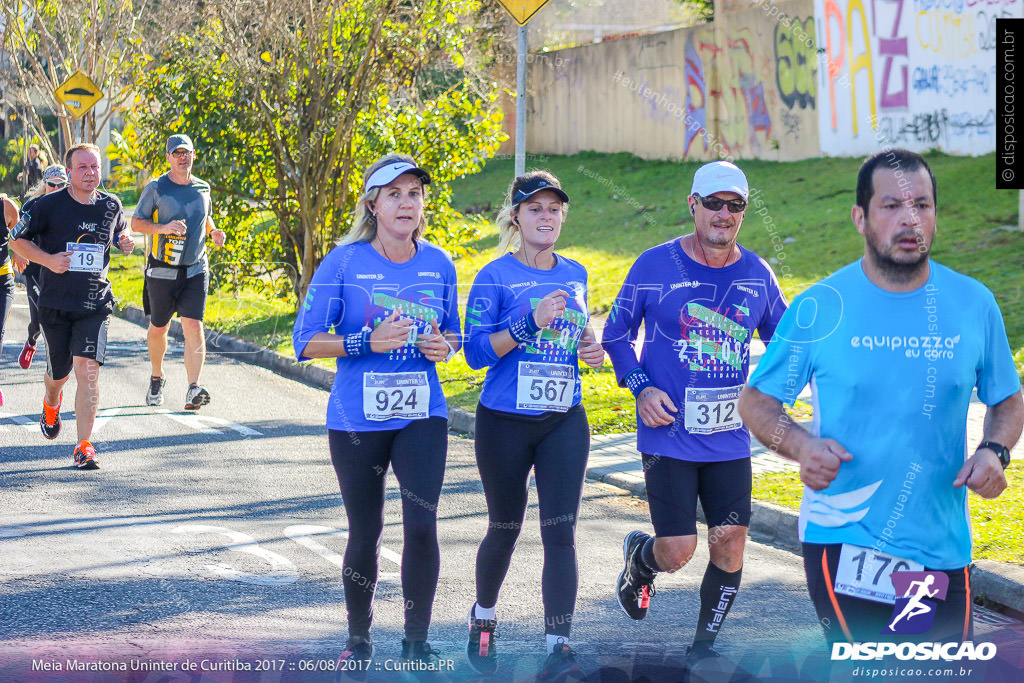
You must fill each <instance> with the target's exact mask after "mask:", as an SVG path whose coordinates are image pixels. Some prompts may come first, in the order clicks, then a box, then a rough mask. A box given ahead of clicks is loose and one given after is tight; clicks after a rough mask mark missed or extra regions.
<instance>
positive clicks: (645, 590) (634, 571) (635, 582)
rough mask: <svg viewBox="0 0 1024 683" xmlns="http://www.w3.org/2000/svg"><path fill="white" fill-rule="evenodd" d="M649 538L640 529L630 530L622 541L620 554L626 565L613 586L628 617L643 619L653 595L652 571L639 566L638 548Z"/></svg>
mask: <svg viewBox="0 0 1024 683" xmlns="http://www.w3.org/2000/svg"><path fill="white" fill-rule="evenodd" d="M648 538H650V536H648V535H647V534H645V533H644V532H642V531H630V532H629V533H628V534H626V540H625V541H623V542H622V555H623V557H624V558H625V562H626V566H625V567H623V569H622V573H621V574H619V581H618V584H616V586H615V597H616V598H618V600H619V607H621V608H622V611H623V612H625V613H626V616H628V617H629V618H630V619H643V618H644V617H646V616H647V608H648V607H650V604H651V598H652V597H654V573H653V572H651V571H650V570H647V569H644V568H641V563H640V549H641V548H642V547H643V545H644V543H645V542H646V541H647V539H648Z"/></svg>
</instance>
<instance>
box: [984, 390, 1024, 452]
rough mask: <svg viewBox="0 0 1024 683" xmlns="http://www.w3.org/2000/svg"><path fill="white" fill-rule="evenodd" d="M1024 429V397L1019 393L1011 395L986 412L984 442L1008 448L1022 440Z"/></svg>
mask: <svg viewBox="0 0 1024 683" xmlns="http://www.w3.org/2000/svg"><path fill="white" fill-rule="evenodd" d="M1022 428H1024V397H1022V396H1021V392H1020V391H1018V392H1017V393H1015V394H1011V395H1010V396H1008V397H1006V398H1005V399H1003V400H1002V401H1000V402H999V403H997V404H995V405H994V406H989V408H988V410H987V411H985V436H984V438H983V439H982V440H983V441H995V442H996V443H1001V444H1003V445H1004V446H1006V447H1007V448H1013V445H1014V444H1015V443H1017V440H1018V439H1020V435H1021V430H1022Z"/></svg>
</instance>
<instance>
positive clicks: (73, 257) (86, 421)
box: [11, 143, 135, 469]
mask: <svg viewBox="0 0 1024 683" xmlns="http://www.w3.org/2000/svg"><path fill="white" fill-rule="evenodd" d="M65 161H66V164H67V167H68V171H69V173H68V175H69V177H70V181H71V184H70V185H69V186H68V187H66V188H65V189H63V190H61V191H59V192H54V193H53V194H49V195H46V196H45V197H40V198H39V200H38V201H37V202H36V203H35V205H34V206H33V207H32V212H31V213H26V214H23V215H22V218H21V220H20V221H19V222H18V225H17V226H15V228H14V230H13V231H12V233H11V238H12V239H11V247H12V248H13V249H14V250H15V251H16V252H18V253H19V254H21V255H22V256H24V257H26V258H28V259H29V260H30V261H34V262H36V263H38V264H40V265H42V266H43V268H42V270H41V273H40V276H39V287H40V291H39V318H40V321H41V323H42V327H43V336H44V337H45V338H46V366H47V371H46V377H45V383H46V396H45V397H44V399H43V414H42V416H41V417H40V420H39V426H40V428H41V429H42V431H43V436H45V437H46V438H48V439H55V438H57V435H58V434H59V433H60V404H61V399H62V398H63V394H62V392H61V389H62V387H63V386H64V383H65V382H67V380H68V377H69V376H70V375H71V370H72V368H73V369H74V371H75V380H76V381H77V383H78V389H77V392H76V395H75V417H76V420H75V422H76V424H77V427H78V441H79V443H78V446H77V447H76V448H75V451H74V463H75V466H76V467H78V468H80V469H96V468H97V467H99V465H98V464H97V462H96V449H95V448H93V446H92V444H91V443H90V442H89V439H90V437H91V435H92V426H93V423H94V422H95V420H96V409H97V407H98V406H99V381H98V378H99V366H100V365H102V364H103V357H104V350H105V347H106V341H107V323H108V317H109V315H110V312H111V310H112V309H113V303H114V297H113V294H112V293H111V290H110V281H109V280H108V279H107V268H108V266H109V264H110V247H111V245H112V244H114V243H115V242H116V244H117V246H118V248H119V249H121V251H123V252H124V253H125V254H130V253H131V252H132V249H134V247H135V242H134V241H133V240H132V238H131V234H130V232H129V230H128V223H127V221H126V220H125V217H124V213H123V212H122V210H121V202H120V201H119V200H118V199H117V197H115V196H114V195H111V194H108V193H106V192H102V191H100V190H98V189H97V188H98V186H99V183H100V150H99V148H98V147H96V146H95V145H90V144H84V143H83V144H78V145H75V146H73V147H72V148H71V149H69V150H68V153H67V156H66V159H65Z"/></svg>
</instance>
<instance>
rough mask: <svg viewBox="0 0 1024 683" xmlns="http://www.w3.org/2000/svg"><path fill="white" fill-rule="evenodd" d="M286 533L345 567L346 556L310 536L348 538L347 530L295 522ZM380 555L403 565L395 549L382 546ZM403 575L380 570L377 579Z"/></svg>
mask: <svg viewBox="0 0 1024 683" xmlns="http://www.w3.org/2000/svg"><path fill="white" fill-rule="evenodd" d="M284 535H285V536H287V537H288V538H290V539H292V540H293V541H295V542H296V543H298V544H299V545H301V546H303V547H304V548H309V549H310V550H312V551H313V552H314V553H316V554H317V555H319V556H320V557H322V558H324V559H325V560H327V561H328V562H330V563H331V564H333V565H334V566H335V567H337V568H338V569H344V561H345V558H344V557H343V556H341V555H339V554H338V553H336V552H334V551H333V550H331V549H330V548H328V547H326V546H324V545H322V544H320V543H317V542H316V541H315V540H313V539H312V538H310V537H311V536H317V535H324V536H340V537H341V538H348V532H347V531H341V530H339V529H332V528H331V527H329V526H319V525H315V524H293V525H292V526H289V527H287V528H286V529H285V530H284ZM380 555H381V557H383V558H384V559H386V560H390V561H391V562H394V563H395V564H396V565H398V566H399V567H401V566H402V556H401V555H399V554H398V553H396V552H395V551H394V550H390V549H389V548H384V547H382V548H381V549H380ZM400 576H401V573H400V572H380V573H379V574H378V577H377V581H378V582H380V581H386V580H393V579H397V578H399V577H400Z"/></svg>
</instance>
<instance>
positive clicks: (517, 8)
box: [498, 0, 548, 26]
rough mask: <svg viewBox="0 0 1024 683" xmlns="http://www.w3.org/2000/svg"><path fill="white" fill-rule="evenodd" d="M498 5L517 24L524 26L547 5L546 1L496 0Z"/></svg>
mask: <svg viewBox="0 0 1024 683" xmlns="http://www.w3.org/2000/svg"><path fill="white" fill-rule="evenodd" d="M498 4H499V5H501V6H502V7H504V8H505V11H506V12H508V13H509V14H511V15H512V18H513V19H515V20H516V23H517V24H519V25H520V26H526V22H528V21H529V20H530V19H532V18H533V15H534V14H536V13H537V12H538V11H540V8H541V7H543V6H544V5H546V4H548V0H498Z"/></svg>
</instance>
